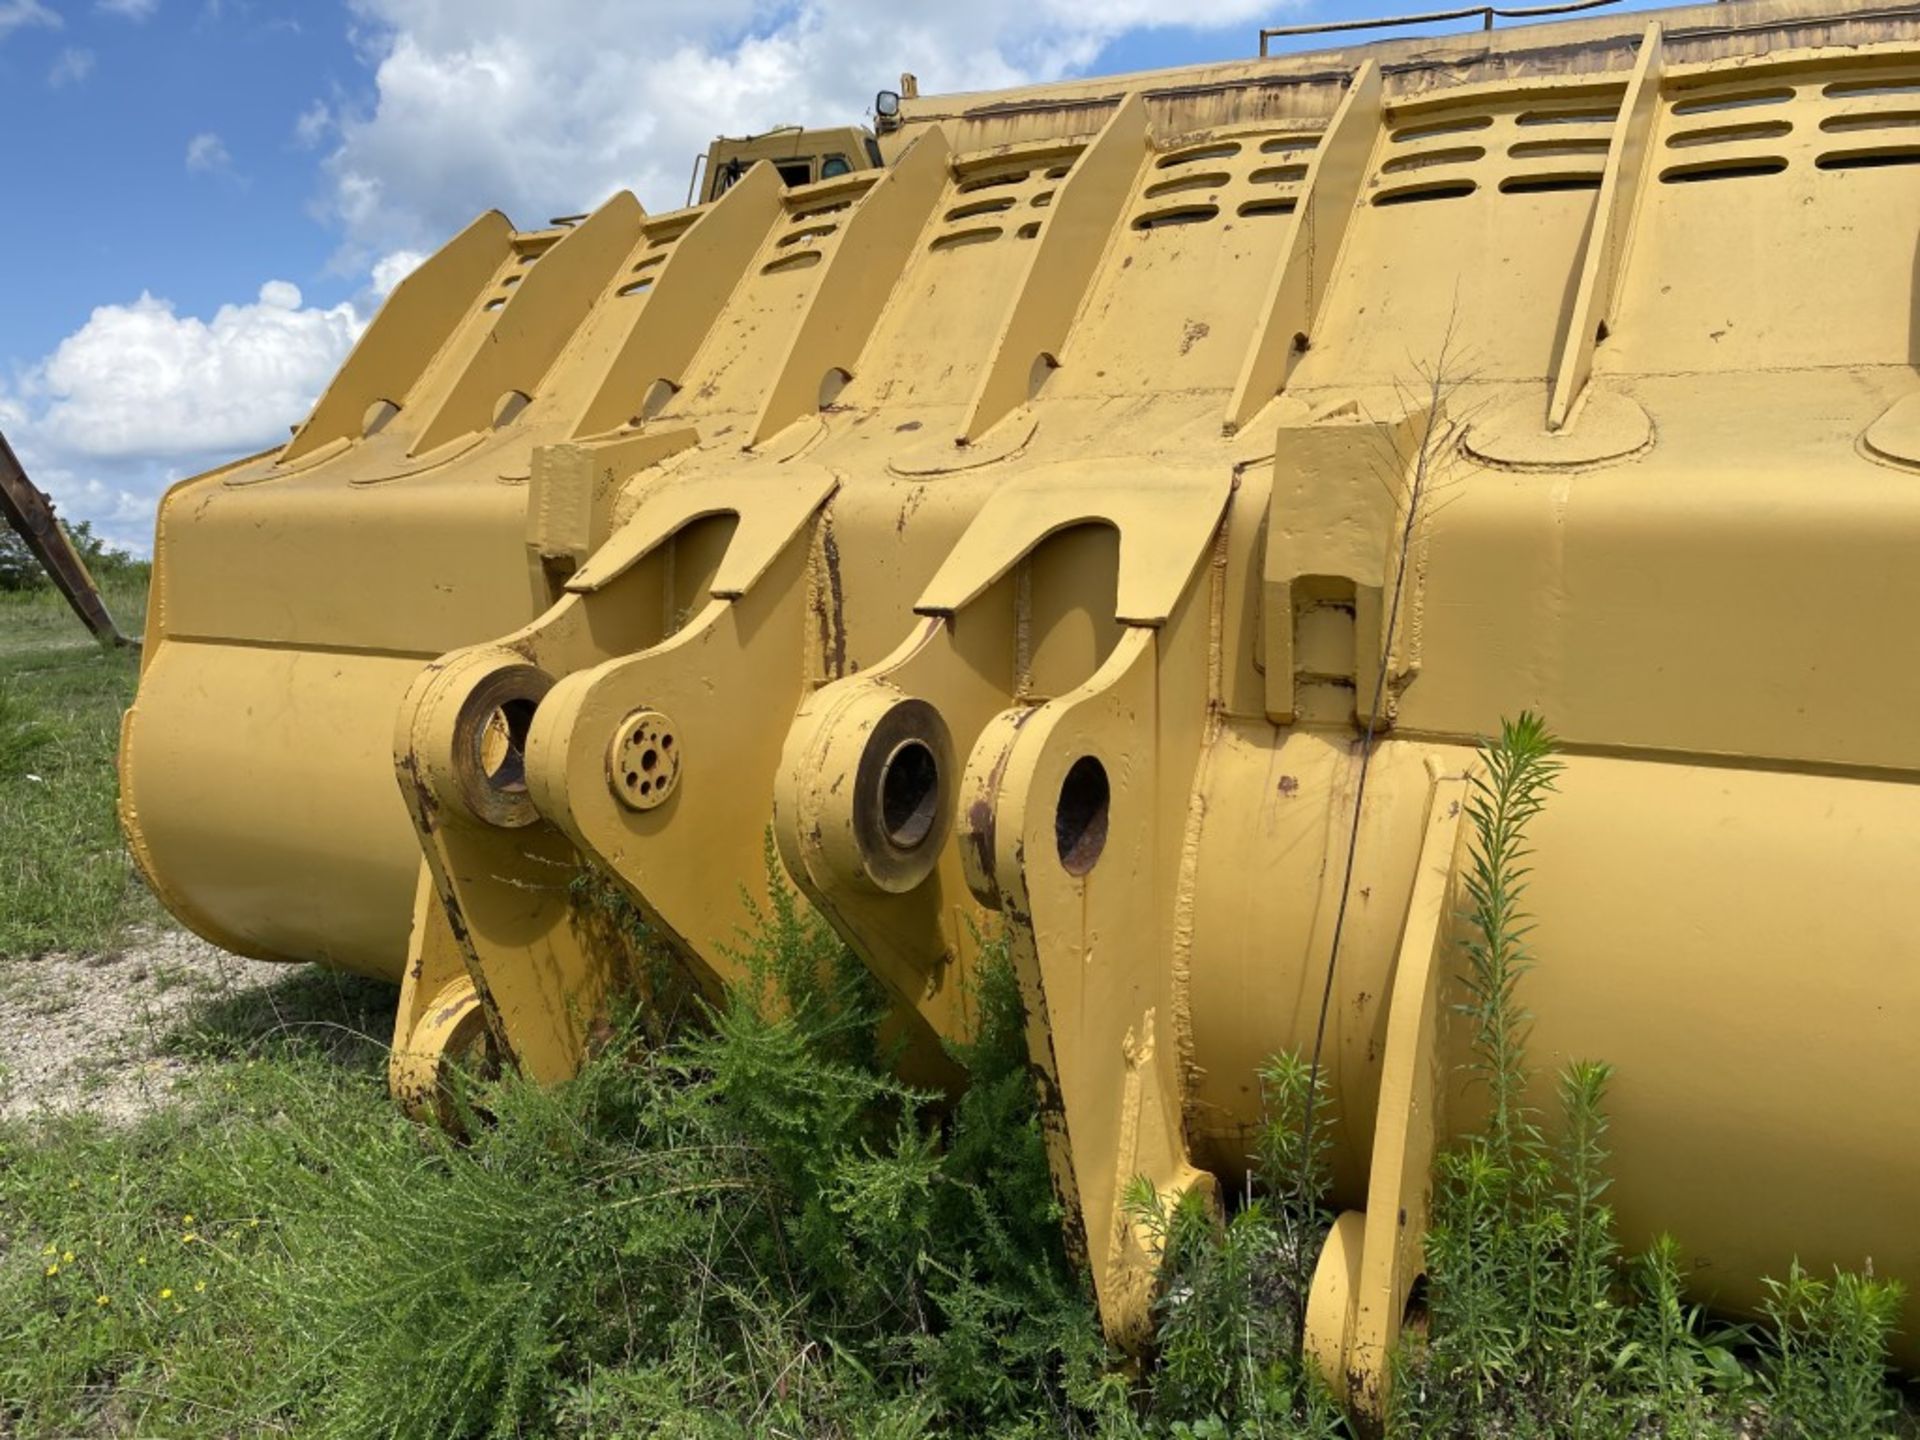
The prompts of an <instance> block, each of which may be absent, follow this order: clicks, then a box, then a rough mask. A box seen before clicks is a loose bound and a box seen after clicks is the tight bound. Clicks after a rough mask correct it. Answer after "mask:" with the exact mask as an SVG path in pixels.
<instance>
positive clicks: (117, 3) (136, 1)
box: [96, 0, 160, 20]
mask: <svg viewBox="0 0 1920 1440" xmlns="http://www.w3.org/2000/svg"><path fill="white" fill-rule="evenodd" d="M96 4H97V5H98V6H99V8H100V9H102V10H104V11H106V12H107V13H108V14H109V15H118V16H120V17H122V18H123V19H127V20H144V19H146V18H147V17H148V16H149V15H151V14H153V12H154V11H155V10H157V9H159V8H160V0H96Z"/></svg>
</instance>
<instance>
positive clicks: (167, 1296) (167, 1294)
mask: <svg viewBox="0 0 1920 1440" xmlns="http://www.w3.org/2000/svg"><path fill="white" fill-rule="evenodd" d="M160 1298H161V1299H162V1300H171V1299H172V1298H173V1290H172V1289H171V1288H168V1289H165V1290H162V1291H161V1292H160Z"/></svg>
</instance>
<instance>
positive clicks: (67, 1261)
mask: <svg viewBox="0 0 1920 1440" xmlns="http://www.w3.org/2000/svg"><path fill="white" fill-rule="evenodd" d="M60 1263H61V1264H63V1265H71V1264H73V1251H71V1250H69V1251H67V1253H66V1254H64V1255H62V1256H61V1257H60Z"/></svg>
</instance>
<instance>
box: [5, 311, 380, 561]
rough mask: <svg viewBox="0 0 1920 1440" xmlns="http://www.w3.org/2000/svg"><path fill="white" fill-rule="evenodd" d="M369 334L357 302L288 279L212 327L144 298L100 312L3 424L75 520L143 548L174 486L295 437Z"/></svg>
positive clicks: (25, 382)
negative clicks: (307, 293)
mask: <svg viewBox="0 0 1920 1440" xmlns="http://www.w3.org/2000/svg"><path fill="white" fill-rule="evenodd" d="M364 326H365V321H364V320H363V319H362V317H361V316H360V315H359V314H358V312H356V311H355V310H354V309H353V307H352V306H350V305H345V304H342V305H335V306H333V307H332V308H330V309H318V308H314V307H308V306H304V305H303V304H302V296H301V294H300V287H299V286H297V285H293V284H291V283H289V282H287V281H285V280H269V281H268V282H267V283H266V284H264V285H262V286H261V287H260V293H259V298H258V299H257V300H255V301H254V302H253V303H251V304H247V305H223V306H221V307H220V309H219V310H218V311H217V312H216V313H215V314H214V316H213V318H212V319H211V320H202V319H200V318H199V317H197V316H192V315H180V314H177V313H176V312H175V310H174V307H173V305H172V303H171V302H169V301H166V300H161V299H156V298H155V297H153V296H151V295H142V296H141V297H140V298H139V299H138V300H136V301H134V302H133V303H131V304H127V305H102V306H100V307H99V308H97V309H96V310H94V312H93V314H92V315H91V316H90V317H89V318H88V320H87V323H86V324H85V325H83V326H81V327H80V329H79V330H78V331H76V332H75V333H74V334H72V335H70V336H68V337H67V338H66V339H65V340H63V341H61V342H60V345H59V347H58V348H57V349H56V350H55V351H54V352H53V354H52V355H50V356H48V357H47V358H46V359H45V360H43V361H41V362H40V363H39V364H38V365H36V366H34V367H32V368H31V369H30V370H29V371H28V372H27V373H26V374H25V375H24V376H22V377H21V378H20V380H19V381H18V383H17V384H16V385H15V386H14V387H13V388H12V390H11V391H10V392H8V393H5V394H0V416H4V418H5V419H6V421H7V433H8V435H9V438H10V439H12V440H13V441H14V444H15V446H16V448H17V449H19V450H20V452H21V458H22V460H23V461H24V462H25V463H26V464H27V466H28V468H29V471H30V473H32V474H33V475H34V478H35V479H36V480H37V481H38V483H39V484H40V485H41V486H42V487H43V488H44V489H46V490H48V491H49V492H50V493H51V494H52V495H53V496H54V498H55V500H56V501H58V502H59V503H60V505H61V508H62V513H63V514H67V515H69V516H72V517H73V518H75V519H89V520H93V521H94V522H95V524H96V525H97V526H99V527H100V528H101V530H102V532H103V533H105V534H107V535H109V536H111V537H113V538H114V539H115V540H116V541H118V542H120V543H122V544H129V545H133V546H134V547H135V548H139V549H144V548H145V547H146V545H147V543H148V540H149V532H150V530H151V527H152V520H153V506H154V503H155V501H156V500H157V499H158V498H159V496H160V493H161V492H162V491H163V490H164V489H165V487H166V486H167V485H168V484H170V483H171V482H172V481H173V480H175V479H177V478H179V477H180V476H181V475H190V474H193V473H194V472H196V471H198V470H202V469H206V468H209V467H210V466H212V465H215V464H218V463H220V462H221V461H223V460H227V459H231V458H232V457H234V456H236V455H242V454H245V453H247V452H249V451H254V450H261V449H264V448H266V447H267V446H269V445H272V444H274V443H276V442H278V441H281V440H284V439H285V438H286V436H287V428H288V426H290V425H292V424H295V423H297V422H298V421H300V420H302V419H304V418H305V416H306V413H307V411H308V410H309V409H310V408H311V407H312V405H313V402H314V400H315V398H316V397H317V396H318V395H319V393H320V391H321V390H322V389H323V388H324V387H325V385H326V383H327V381H328V380H329V379H331V378H332V376H333V373H334V371H336V370H337V369H338V368H339V367H340V363H341V362H342V361H343V360H344V359H345V358H346V355H347V351H348V350H349V349H351V348H352V346H353V342H354V341H355V340H356V339H358V338H359V335H360V332H361V330H362V329H363V328H364Z"/></svg>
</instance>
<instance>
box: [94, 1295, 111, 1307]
mask: <svg viewBox="0 0 1920 1440" xmlns="http://www.w3.org/2000/svg"><path fill="white" fill-rule="evenodd" d="M93 1303H94V1304H96V1305H98V1306H100V1307H101V1308H102V1309H104V1308H105V1307H107V1306H108V1305H111V1304H112V1303H113V1301H111V1300H109V1299H108V1298H107V1297H106V1296H105V1295H96V1296H95V1297H94V1300H93Z"/></svg>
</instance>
